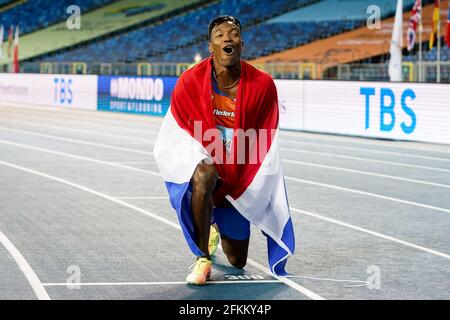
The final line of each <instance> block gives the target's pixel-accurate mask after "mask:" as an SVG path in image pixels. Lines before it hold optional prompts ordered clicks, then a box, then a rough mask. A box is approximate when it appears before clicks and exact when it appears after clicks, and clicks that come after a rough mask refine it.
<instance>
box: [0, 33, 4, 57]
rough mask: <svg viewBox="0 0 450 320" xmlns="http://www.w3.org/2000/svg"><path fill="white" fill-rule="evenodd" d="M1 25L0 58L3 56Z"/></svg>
mask: <svg viewBox="0 0 450 320" xmlns="http://www.w3.org/2000/svg"><path fill="white" fill-rule="evenodd" d="M3 31H4V28H3V25H1V26H0V58H1V57H2V56H3Z"/></svg>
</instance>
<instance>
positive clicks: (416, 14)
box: [408, 0, 422, 51]
mask: <svg viewBox="0 0 450 320" xmlns="http://www.w3.org/2000/svg"><path fill="white" fill-rule="evenodd" d="M421 19H422V0H416V2H414V6H413V8H412V11H411V18H410V19H409V25H408V51H411V50H412V49H413V48H414V44H415V43H416V33H417V26H418V25H419V23H420V20H421Z"/></svg>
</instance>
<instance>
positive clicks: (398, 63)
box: [388, 0, 403, 81]
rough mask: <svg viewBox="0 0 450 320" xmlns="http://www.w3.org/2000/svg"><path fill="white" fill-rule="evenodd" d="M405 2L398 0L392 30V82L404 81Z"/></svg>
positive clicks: (390, 74)
mask: <svg viewBox="0 0 450 320" xmlns="http://www.w3.org/2000/svg"><path fill="white" fill-rule="evenodd" d="M402 25H403V0H397V9H396V11H395V20H394V28H393V30H392V39H391V48H390V50H389V53H390V55H391V58H390V60H389V70H388V72H389V78H390V80H391V81H402V47H403V33H402Z"/></svg>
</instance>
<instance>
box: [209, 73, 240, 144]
mask: <svg viewBox="0 0 450 320" xmlns="http://www.w3.org/2000/svg"><path fill="white" fill-rule="evenodd" d="M212 81H213V86H212V87H213V93H212V105H213V113H214V119H215V120H216V126H217V129H219V131H220V134H221V138H222V141H223V143H224V145H225V149H226V150H227V151H230V148H231V141H232V140H233V131H234V120H235V115H236V112H235V111H236V99H231V98H230V97H228V96H227V95H226V94H225V93H223V92H221V91H220V90H219V88H218V87H217V82H216V81H215V79H214V78H213V80H212Z"/></svg>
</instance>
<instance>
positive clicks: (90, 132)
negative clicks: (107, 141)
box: [1, 119, 153, 144]
mask: <svg viewBox="0 0 450 320" xmlns="http://www.w3.org/2000/svg"><path fill="white" fill-rule="evenodd" d="M1 120H2V121H6V122H13V123H14V122H15V123H20V124H25V125H27V126H35V127H41V128H47V129H57V130H62V131H69V132H76V133H80V132H81V133H87V134H93V135H95V136H104V137H109V138H114V139H121V140H127V141H130V140H134V141H141V142H145V143H148V144H153V143H152V140H150V139H144V138H138V137H136V138H135V137H130V136H123V135H118V134H113V133H105V132H100V131H98V130H96V131H95V130H86V129H72V128H67V127H61V126H55V125H49V124H40V123H36V122H31V121H23V120H11V119H1Z"/></svg>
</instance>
